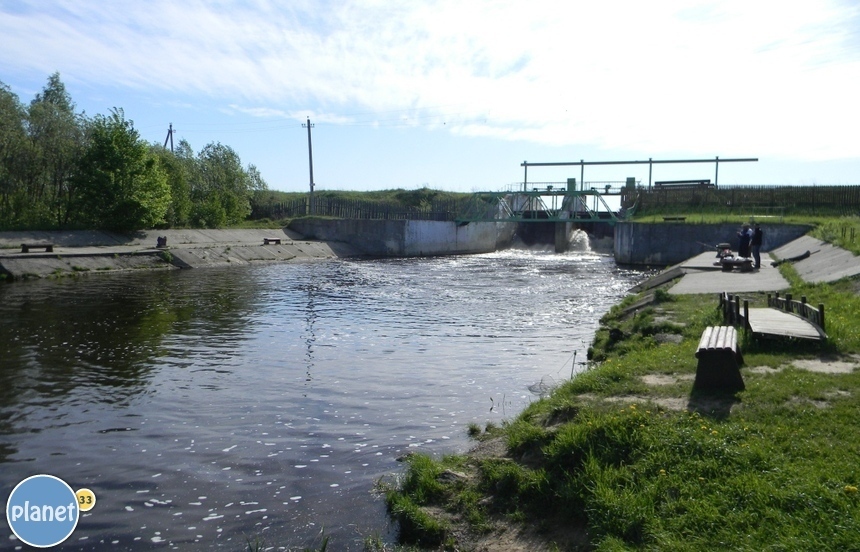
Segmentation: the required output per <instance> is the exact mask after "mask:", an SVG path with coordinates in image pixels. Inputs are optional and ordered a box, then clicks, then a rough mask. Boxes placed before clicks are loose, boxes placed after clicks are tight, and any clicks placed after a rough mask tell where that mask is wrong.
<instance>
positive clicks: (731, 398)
mask: <svg viewBox="0 0 860 552" xmlns="http://www.w3.org/2000/svg"><path fill="white" fill-rule="evenodd" d="M740 402H741V399H740V397H738V395H737V393H726V392H717V391H702V390H696V389H694V390H693V391H692V392H691V393H690V400H689V401H688V402H687V410H688V411H690V412H697V413H698V414H699V415H700V416H702V417H705V418H710V419H712V420H727V419H728V417H729V414H731V411H732V407H733V406H734V405H736V404H739V403H740Z"/></svg>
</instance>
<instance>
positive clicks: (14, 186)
mask: <svg viewBox="0 0 860 552" xmlns="http://www.w3.org/2000/svg"><path fill="white" fill-rule="evenodd" d="M25 121H26V110H25V109H24V106H23V105H21V102H20V101H19V100H18V96H16V95H15V94H13V93H12V90H11V89H10V88H9V87H8V86H6V85H5V84H4V83H2V82H0V228H13V227H15V226H16V225H17V223H18V217H19V215H20V213H19V211H20V204H22V203H24V204H26V202H25V201H22V200H23V199H24V194H23V189H22V176H23V173H24V167H25V163H24V150H25V148H26V146H27V130H26V127H25V124H24V123H25Z"/></svg>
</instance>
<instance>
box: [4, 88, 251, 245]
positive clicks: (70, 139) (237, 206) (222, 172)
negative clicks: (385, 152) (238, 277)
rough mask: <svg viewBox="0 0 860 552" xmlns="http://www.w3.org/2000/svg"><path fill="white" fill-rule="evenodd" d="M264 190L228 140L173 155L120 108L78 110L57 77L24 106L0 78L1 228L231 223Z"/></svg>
mask: <svg viewBox="0 0 860 552" xmlns="http://www.w3.org/2000/svg"><path fill="white" fill-rule="evenodd" d="M265 189H266V183H265V181H264V180H263V179H262V177H261V175H260V173H259V171H258V170H257V169H256V167H254V166H253V165H249V166H248V167H247V168H244V167H243V166H242V163H241V161H240V159H239V156H238V155H237V154H236V152H235V151H233V150H232V149H231V148H230V147H229V146H225V145H222V144H219V143H211V144H208V145H206V146H205V147H204V148H203V149H202V150H201V151H200V152H199V153H198V154H195V153H194V151H193V150H192V148H191V146H190V145H189V144H188V142H186V141H184V140H182V141H180V142H179V146H178V148H177V150H176V152H175V153H174V152H171V151H168V150H166V149H164V148H163V147H161V145H159V144H147V143H146V142H144V141H143V140H141V138H140V136H139V134H138V132H137V131H136V130H135V129H134V124H133V122H132V121H130V120H126V119H125V115H124V113H123V111H122V109H113V110H112V111H111V113H110V114H109V115H106V116H105V115H96V116H95V117H93V118H89V117H87V116H86V115H85V114H84V113H76V112H75V105H74V103H73V102H72V99H71V96H70V95H69V94H68V92H66V88H65V85H64V84H63V83H62V81H61V80H60V76H59V74H57V73H54V74H53V75H51V76H50V77H49V78H48V83H47V85H46V86H45V88H44V89H43V91H42V92H41V93H39V94H37V95H36V97H35V98H34V99H33V101H32V102H30V104H29V105H27V106H25V105H24V104H22V103H21V102H20V101H19V99H18V97H17V96H16V95H15V94H13V93H12V92H11V90H10V88H9V87H8V86H7V85H5V84H3V83H2V82H0V230H48V229H75V228H99V229H109V230H120V231H128V230H137V229H141V228H150V227H170V226H173V227H175V226H194V227H205V228H214V227H220V226H225V225H234V224H238V223H240V222H242V221H244V220H245V219H246V218H247V217H248V215H249V214H250V213H251V197H252V194H253V193H255V192H258V191H261V190H265Z"/></svg>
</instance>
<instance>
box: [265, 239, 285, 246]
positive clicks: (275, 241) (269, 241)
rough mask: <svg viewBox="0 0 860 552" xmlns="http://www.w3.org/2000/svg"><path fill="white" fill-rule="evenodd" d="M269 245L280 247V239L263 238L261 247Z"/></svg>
mask: <svg viewBox="0 0 860 552" xmlns="http://www.w3.org/2000/svg"><path fill="white" fill-rule="evenodd" d="M270 243H272V244H275V245H281V238H263V245H269V244H270Z"/></svg>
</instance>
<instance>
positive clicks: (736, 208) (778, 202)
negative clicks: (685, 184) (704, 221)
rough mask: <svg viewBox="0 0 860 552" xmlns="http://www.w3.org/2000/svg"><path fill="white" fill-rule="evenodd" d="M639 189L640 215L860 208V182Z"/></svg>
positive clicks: (847, 211)
mask: <svg viewBox="0 0 860 552" xmlns="http://www.w3.org/2000/svg"><path fill="white" fill-rule="evenodd" d="M637 191H638V197H637V206H636V212H637V213H639V214H645V213H647V212H649V211H650V212H667V211H680V210H689V209H697V210H698V209H702V210H728V211H730V212H736V213H741V214H745V215H746V214H751V215H761V216H763V215H787V214H792V213H795V212H803V213H812V214H832V215H856V214H857V212H858V210H860V185H850V186H847V185H846V186H720V187H718V188H697V189H683V188H682V189H673V188H665V187H662V188H656V187H654V188H651V189H650V190H649V189H647V188H639V189H638V190H637Z"/></svg>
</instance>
